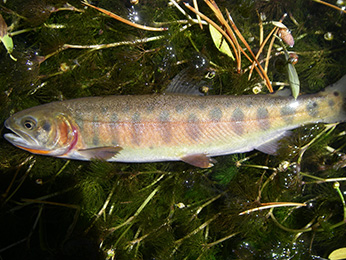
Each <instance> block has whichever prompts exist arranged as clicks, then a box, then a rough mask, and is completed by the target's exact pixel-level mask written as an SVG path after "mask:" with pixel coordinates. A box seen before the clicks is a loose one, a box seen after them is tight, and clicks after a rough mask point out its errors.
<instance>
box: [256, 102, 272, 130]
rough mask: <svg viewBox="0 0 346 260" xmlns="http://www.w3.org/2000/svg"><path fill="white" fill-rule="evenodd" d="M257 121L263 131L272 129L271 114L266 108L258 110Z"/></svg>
mask: <svg viewBox="0 0 346 260" xmlns="http://www.w3.org/2000/svg"><path fill="white" fill-rule="evenodd" d="M257 120H258V125H259V128H260V129H261V130H268V129H269V128H270V120H269V112H268V109H266V108H265V107H260V108H258V109H257Z"/></svg>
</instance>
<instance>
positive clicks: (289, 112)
mask: <svg viewBox="0 0 346 260" xmlns="http://www.w3.org/2000/svg"><path fill="white" fill-rule="evenodd" d="M295 112H296V110H295V109H294V108H293V107H292V106H290V105H286V106H284V107H282V108H281V110H280V115H281V117H282V118H283V120H284V121H286V123H292V121H293V118H294V114H295Z"/></svg>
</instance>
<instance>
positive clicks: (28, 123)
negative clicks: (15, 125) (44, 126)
mask: <svg viewBox="0 0 346 260" xmlns="http://www.w3.org/2000/svg"><path fill="white" fill-rule="evenodd" d="M23 126H24V127H25V128H26V129H27V130H32V129H34V127H35V126H36V122H35V121H34V120H33V119H25V120H24V122H23Z"/></svg>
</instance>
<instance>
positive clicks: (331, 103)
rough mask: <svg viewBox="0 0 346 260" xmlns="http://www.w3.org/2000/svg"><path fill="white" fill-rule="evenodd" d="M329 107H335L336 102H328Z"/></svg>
mask: <svg viewBox="0 0 346 260" xmlns="http://www.w3.org/2000/svg"><path fill="white" fill-rule="evenodd" d="M328 105H329V107H331V108H332V107H334V105H335V102H334V100H332V99H330V100H329V101H328Z"/></svg>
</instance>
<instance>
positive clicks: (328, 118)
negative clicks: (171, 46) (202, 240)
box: [5, 76, 346, 168]
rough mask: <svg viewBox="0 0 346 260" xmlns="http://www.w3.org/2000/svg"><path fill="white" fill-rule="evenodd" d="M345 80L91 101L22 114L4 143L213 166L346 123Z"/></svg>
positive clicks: (72, 154) (76, 154)
mask: <svg viewBox="0 0 346 260" xmlns="http://www.w3.org/2000/svg"><path fill="white" fill-rule="evenodd" d="M345 97H346V76H344V77H343V78H342V79H341V80H339V81H338V82H337V83H335V84H333V85H332V86H329V87H327V88H325V90H324V91H322V92H320V93H317V94H312V95H302V96H299V97H298V99H297V100H295V99H294V98H293V97H282V96H274V95H256V96H254V95H245V96H194V95H178V94H166V95H139V96H107V97H87V98H80V99H74V100H68V101H61V102H53V103H49V104H45V105H41V106H37V107H33V108H30V109H27V110H24V111H21V112H18V113H16V114H14V115H13V116H11V117H10V118H8V119H7V120H6V122H5V126H6V128H8V129H9V130H11V131H12V132H13V133H7V134H5V138H6V139H7V140H8V141H9V142H11V143H12V144H13V145H15V146H17V147H19V148H21V149H24V150H27V151H29V152H32V153H36V154H43V155H50V156H55V157H60V158H69V159H75V160H90V159H93V158H98V159H103V160H107V161H116V162H158V161H178V160H182V161H185V162H187V163H190V164H192V165H195V166H198V167H204V168H205V167H210V166H212V163H211V161H210V157H211V156H218V155H226V154H231V153H243V152H248V151H251V150H253V149H257V150H260V151H263V152H266V153H269V154H274V153H275V151H276V148H277V141H278V140H279V139H280V138H282V137H283V136H284V135H285V133H287V131H288V130H290V129H294V128H296V127H299V126H302V125H305V124H309V123H334V122H342V121H345V120H346V111H345Z"/></svg>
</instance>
